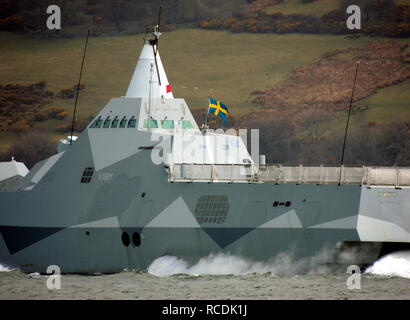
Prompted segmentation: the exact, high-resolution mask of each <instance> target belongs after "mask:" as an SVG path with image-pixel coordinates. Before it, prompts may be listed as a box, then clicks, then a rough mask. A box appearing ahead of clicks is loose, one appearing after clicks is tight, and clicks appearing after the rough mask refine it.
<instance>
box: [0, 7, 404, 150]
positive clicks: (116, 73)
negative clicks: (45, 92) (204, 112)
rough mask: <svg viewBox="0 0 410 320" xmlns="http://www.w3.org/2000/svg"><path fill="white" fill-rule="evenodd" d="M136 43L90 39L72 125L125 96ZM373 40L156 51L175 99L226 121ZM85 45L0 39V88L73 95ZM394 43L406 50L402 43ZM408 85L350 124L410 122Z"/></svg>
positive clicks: (208, 35)
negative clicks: (294, 78) (304, 70)
mask: <svg viewBox="0 0 410 320" xmlns="http://www.w3.org/2000/svg"><path fill="white" fill-rule="evenodd" d="M323 1H325V0H323ZM141 37H142V36H141V35H134V36H117V37H99V38H90V41H89V47H88V51H87V56H86V61H85V68H84V74H83V83H84V84H85V86H86V88H85V90H83V91H81V93H80V98H79V104H78V117H79V118H84V117H86V116H88V115H90V114H95V113H96V112H98V111H99V110H100V109H101V108H102V107H103V106H104V105H105V104H106V103H107V102H108V101H109V99H110V98H112V97H119V96H121V95H123V94H124V93H125V92H126V89H127V86H128V83H129V81H130V79H131V76H132V73H133V71H134V67H135V63H136V60H137V59H138V55H139V53H140V49H141V45H142V40H141ZM378 40H383V39H378V38H370V37H360V38H359V39H346V38H345V37H344V36H335V35H306V34H284V35H276V34H250V33H238V34H235V33H229V32H223V31H206V30H199V29H180V30H176V31H173V32H167V33H165V34H164V35H163V37H162V38H161V42H160V48H159V49H160V53H161V58H162V60H163V62H164V66H165V69H166V72H167V75H168V79H169V81H170V83H171V85H172V86H173V91H174V95H175V96H176V97H183V98H185V99H186V100H187V102H188V105H190V107H191V108H192V109H195V108H206V107H207V96H208V94H209V93H210V92H211V93H212V96H214V97H216V98H218V99H221V100H222V101H224V102H225V103H226V104H228V105H229V106H230V108H231V109H230V110H231V112H232V113H233V115H235V116H240V115H243V114H245V113H248V112H250V111H251V109H252V108H254V109H255V108H259V106H257V105H253V104H252V103H251V100H252V96H251V93H252V92H253V91H254V90H261V89H264V88H266V87H269V86H275V85H277V84H279V82H280V81H281V80H283V79H285V78H286V76H287V75H289V74H290V72H291V71H292V70H293V69H294V68H296V67H298V66H301V65H306V64H309V63H311V62H313V61H315V60H316V59H318V58H319V57H320V56H321V55H322V54H323V53H325V52H327V51H331V50H336V49H344V48H348V47H350V46H359V45H363V44H365V43H369V42H373V41H378ZM84 41H85V39H84V38H73V39H33V38H29V37H26V36H22V35H16V34H11V33H5V32H3V33H0V43H2V45H1V46H0V65H1V68H0V83H1V84H4V83H20V84H30V83H33V82H36V81H40V80H46V81H47V89H49V90H51V91H55V92H57V91H59V90H61V89H63V88H68V87H72V86H73V85H74V84H76V82H77V81H78V72H79V68H80V63H81V57H82V50H83V46H84ZM397 41H400V42H404V43H408V44H410V40H409V39H401V40H397ZM409 84H410V83H409V81H407V82H405V83H402V84H399V85H396V86H393V87H389V88H385V89H382V90H380V91H379V92H378V93H377V94H376V95H374V96H371V97H369V98H368V99H367V100H366V103H367V104H368V106H369V109H368V111H366V112H364V113H361V114H360V115H358V116H357V123H359V120H360V121H368V120H369V119H374V120H378V121H379V120H387V119H392V118H398V119H403V117H407V118H410V114H409V111H408V110H409V106H408V102H409V101H410V99H409V98H410V93H409V92H410V90H408V89H409ZM73 105H74V99H69V100H61V99H59V100H56V101H55V103H52V104H50V105H48V106H47V107H45V108H46V109H47V108H51V107H53V106H61V107H64V108H65V109H66V111H67V112H68V113H69V116H68V118H67V121H65V122H69V120H70V117H71V111H72V109H73ZM386 106H388V108H389V109H386V108H385V107H386ZM387 110H388V111H387ZM359 118H360V119H359ZM65 122H64V123H65ZM62 123H63V122H61V121H58V120H47V121H44V122H41V123H34V125H35V126H36V127H40V128H42V129H44V130H45V131H47V132H48V133H49V134H50V135H52V136H55V137H57V136H60V135H59V134H57V133H56V132H55V131H54V129H55V127H56V126H58V125H59V124H62ZM13 139H14V136H13V134H10V133H7V134H6V133H4V132H2V133H1V134H0V150H1V149H4V148H5V147H6V146H7V145H8V144H9V143H10V142H11V141H12V140H13Z"/></svg>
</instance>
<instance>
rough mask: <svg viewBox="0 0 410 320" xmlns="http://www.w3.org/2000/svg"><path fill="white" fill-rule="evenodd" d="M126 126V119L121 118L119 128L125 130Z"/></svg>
mask: <svg viewBox="0 0 410 320" xmlns="http://www.w3.org/2000/svg"><path fill="white" fill-rule="evenodd" d="M126 126H127V118H125V117H124V118H122V119H121V121H120V128H125V127H126Z"/></svg>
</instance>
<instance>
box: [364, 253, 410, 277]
mask: <svg viewBox="0 0 410 320" xmlns="http://www.w3.org/2000/svg"><path fill="white" fill-rule="evenodd" d="M365 273H370V274H375V275H381V276H390V277H402V278H408V279H410V251H399V252H393V253H391V254H388V255H386V256H384V257H381V258H380V259H379V260H377V261H376V262H375V263H374V264H373V265H372V266H370V267H368V268H367V269H366V271H365Z"/></svg>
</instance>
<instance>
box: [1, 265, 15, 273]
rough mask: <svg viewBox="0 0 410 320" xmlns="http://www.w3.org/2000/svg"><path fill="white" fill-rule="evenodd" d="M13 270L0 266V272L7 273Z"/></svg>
mask: <svg viewBox="0 0 410 320" xmlns="http://www.w3.org/2000/svg"><path fill="white" fill-rule="evenodd" d="M11 270H12V269H10V268H7V267H6V266H3V265H2V264H0V272H7V271H11Z"/></svg>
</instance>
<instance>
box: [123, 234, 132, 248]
mask: <svg viewBox="0 0 410 320" xmlns="http://www.w3.org/2000/svg"><path fill="white" fill-rule="evenodd" d="M121 241H122V244H123V245H124V246H126V247H128V246H129V245H130V236H129V235H128V233H126V232H123V233H122V235H121Z"/></svg>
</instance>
